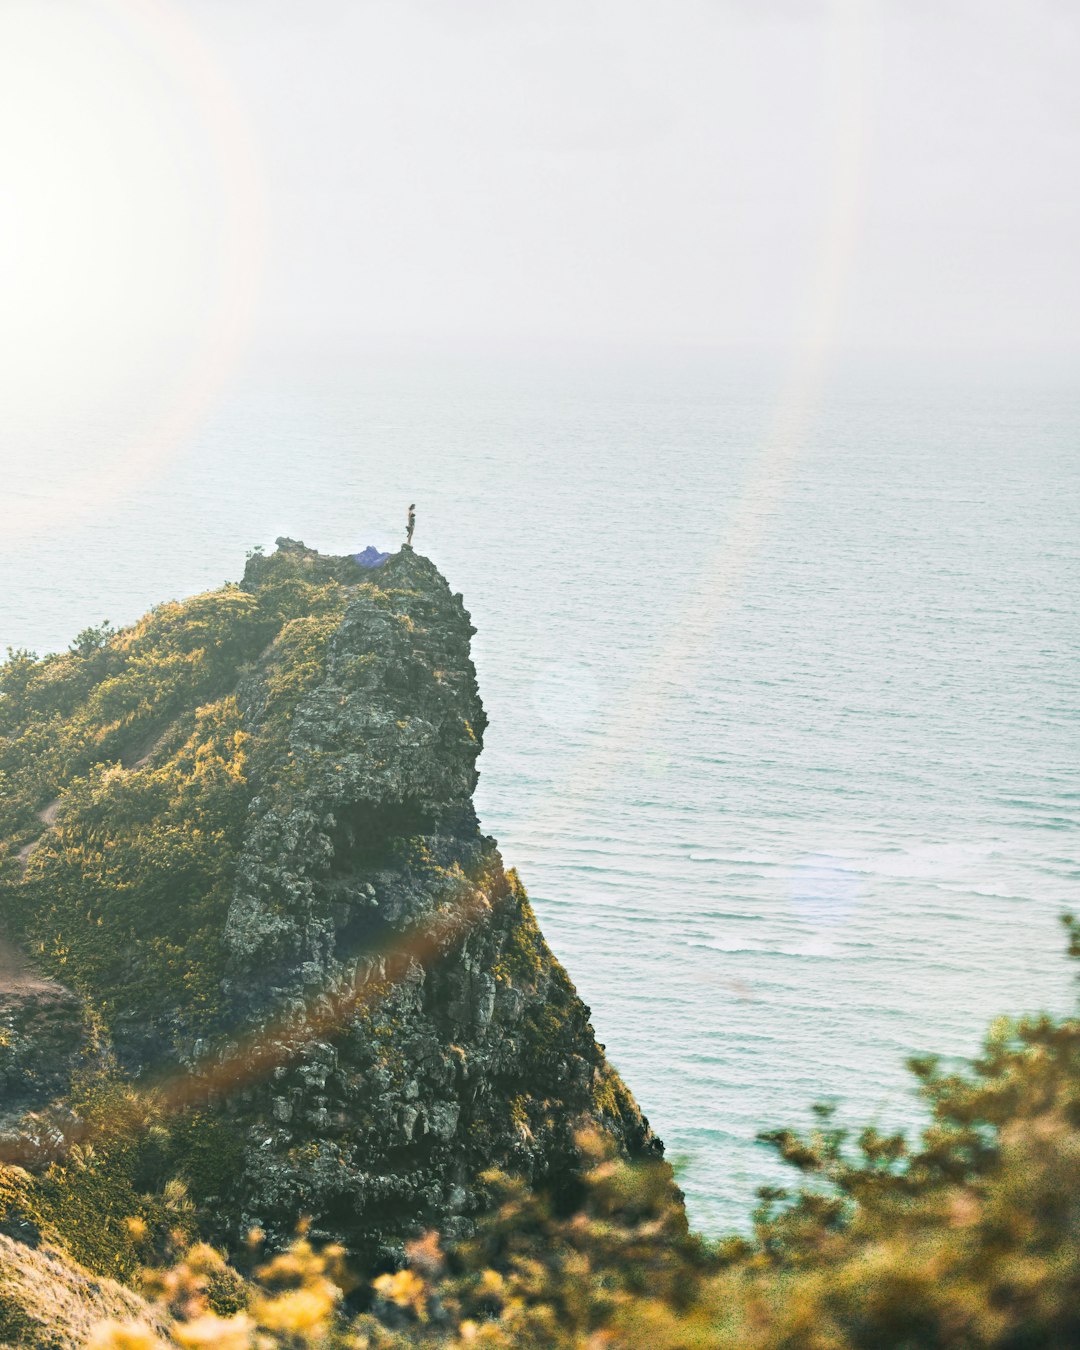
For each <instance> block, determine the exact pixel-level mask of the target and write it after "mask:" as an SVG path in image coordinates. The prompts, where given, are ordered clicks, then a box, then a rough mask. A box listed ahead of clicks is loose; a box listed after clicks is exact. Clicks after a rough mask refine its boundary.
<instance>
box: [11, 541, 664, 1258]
mask: <svg viewBox="0 0 1080 1350" xmlns="http://www.w3.org/2000/svg"><path fill="white" fill-rule="evenodd" d="M472 632H473V629H472V626H471V624H470V621H469V616H468V614H467V613H466V611H465V608H464V606H463V603H462V598H461V596H459V595H454V594H452V593H451V591H450V589H449V587H448V586H447V584H446V582H445V580H444V579H443V578H442V576H441V575H440V574H439V572H438V571H437V569H436V568H435V567H434V566H433V564H432V563H430V562H429V561H428V560H426V559H425V558H422V557H420V556H418V555H416V554H414V553H413V552H412V551H411V550H403V551H402V552H401V553H399V554H397V555H395V556H394V557H392V558H391V559H390V560H389V561H388V562H386V563H385V564H384V565H383V566H382V567H381V568H379V569H378V570H376V571H366V570H363V569H361V568H359V567H358V566H357V565H356V564H355V562H354V561H353V560H352V559H351V558H348V557H345V558H326V557H323V556H321V555H319V554H318V553H316V552H315V551H314V550H310V549H306V548H304V546H303V545H300V544H296V543H294V542H292V541H289V540H279V548H278V551H277V552H276V553H274V554H273V555H271V556H268V557H263V556H261V555H258V554H257V555H255V556H254V557H252V558H251V559H250V560H249V563H248V567H247V570H246V572H245V576H244V579H243V582H242V583H241V585H240V586H239V587H231V588H226V589H225V590H224V591H222V592H216V593H213V594H212V595H210V596H204V597H196V598H195V599H194V600H192V601H188V602H185V603H184V604H182V605H175V606H163V607H161V608H160V609H159V610H158V611H154V612H153V613H152V614H151V615H149V616H148V617H147V619H146V620H144V621H143V622H142V624H141V625H136V627H135V628H134V629H132V630H127V631H126V632H123V633H120V634H111V633H105V634H103V635H101V636H100V637H99V636H98V635H96V634H95V633H93V632H92V631H91V632H90V635H89V636H88V637H87V636H86V635H84V640H83V641H82V642H81V645H80V650H78V651H74V652H73V653H70V654H66V655H65V656H63V657H59V658H48V659H47V662H46V663H38V664H37V665H33V664H31V665H29V666H27V668H26V669H25V670H24V671H22V670H19V671H15V672H13V674H14V675H15V676H17V677H18V679H15V678H9V682H8V685H7V690H8V692H7V699H8V706H7V707H6V709H5V705H4V702H3V700H2V699H0V732H2V736H3V739H0V772H6V774H7V777H8V781H9V783H14V784H15V785H16V788H17V791H18V793H19V794H21V795H17V796H16V798H15V799H14V800H15V805H14V806H13V807H11V808H10V810H9V814H8V821H7V838H8V841H9V842H8V847H7V852H6V854H5V855H2V856H0V883H2V884H0V904H2V905H3V907H4V908H3V910H2V911H0V912H2V913H3V914H4V915H5V917H6V918H7V922H8V927H9V928H10V929H11V930H12V931H14V932H16V933H17V934H18V936H19V937H20V939H21V941H22V943H23V945H24V947H25V948H26V950H28V951H29V952H30V953H31V955H32V956H33V958H34V960H35V962H36V964H37V965H38V967H39V968H40V969H41V971H42V972H43V973H46V974H51V975H60V974H61V973H62V974H63V978H64V979H65V980H66V981H67V982H68V983H70V985H71V987H72V988H73V989H75V990H76V991H77V992H78V993H79V995H80V996H82V997H83V998H85V999H87V1000H88V1001H89V1002H91V1003H92V1004H93V1006H94V1009H95V1012H96V1015H97V1016H98V1017H99V1018H100V1020H101V1024H102V1025H103V1026H104V1028H105V1029H106V1031H107V1033H108V1034H109V1036H110V1037H111V1045H112V1049H113V1052H114V1053H115V1056H116V1061H117V1063H118V1064H119V1065H120V1066H121V1067H122V1069H123V1071H124V1074H125V1075H126V1077H127V1079H128V1080H129V1081H131V1082H133V1083H135V1084H136V1085H145V1090H146V1091H147V1092H149V1091H150V1085H151V1084H152V1085H153V1088H152V1095H153V1099H154V1102H155V1103H156V1106H155V1109H156V1110H158V1111H159V1112H161V1113H163V1114H164V1115H166V1116H169V1115H171V1116H172V1117H174V1118H176V1119H178V1120H181V1121H183V1122H185V1124H184V1127H183V1129H182V1130H178V1131H177V1136H178V1138H181V1139H182V1143H181V1144H177V1145H176V1147H175V1148H174V1149H173V1151H172V1152H171V1153H168V1157H167V1164H168V1166H169V1167H171V1168H173V1169H174V1170H175V1171H176V1172H177V1173H178V1174H179V1175H181V1176H182V1177H183V1179H184V1180H185V1182H186V1183H187V1184H188V1186H189V1188H190V1192H191V1194H192V1197H193V1199H194V1200H195V1201H196V1203H197V1205H198V1206H199V1213H200V1218H201V1222H202V1224H203V1229H204V1231H207V1232H209V1233H210V1235H211V1236H214V1237H217V1238H219V1239H222V1240H224V1241H227V1242H228V1243H230V1244H237V1243H239V1242H241V1241H242V1239H243V1237H244V1234H245V1233H246V1231H247V1230H248V1229H249V1228H251V1227H256V1226H257V1227H259V1228H261V1229H262V1230H263V1231H265V1232H266V1233H267V1234H268V1235H269V1238H270V1240H271V1241H272V1242H275V1243H277V1242H283V1241H285V1240H286V1239H287V1238H288V1236H289V1235H290V1233H291V1232H292V1230H293V1228H294V1226H295V1224H296V1222H297V1220H298V1219H299V1218H300V1217H301V1216H309V1217H310V1219H311V1221H312V1229H313V1232H314V1234H315V1235H316V1236H317V1237H328V1238H329V1237H332V1238H335V1239H338V1240H341V1241H344V1242H345V1243H346V1244H347V1245H348V1246H349V1247H350V1248H351V1250H352V1251H353V1252H354V1254H355V1255H357V1256H358V1257H361V1258H363V1259H365V1260H367V1261H369V1262H376V1263H377V1262H392V1261H393V1260H394V1259H395V1252H396V1251H397V1250H398V1249H399V1245H400V1242H401V1241H402V1240H403V1239H404V1238H405V1237H407V1236H409V1235H411V1234H415V1233H417V1232H419V1231H421V1230H422V1229H423V1228H425V1227H428V1226H433V1225H438V1226H440V1227H442V1228H443V1229H444V1231H449V1232H451V1233H453V1232H455V1231H462V1230H465V1229H467V1228H468V1226H469V1224H470V1216H471V1215H472V1214H473V1213H474V1212H475V1210H476V1209H477V1207H478V1205H479V1204H480V1203H481V1196H480V1192H479V1181H478V1179H479V1177H480V1175H481V1173H482V1172H483V1171H484V1170H485V1169H487V1168H489V1167H492V1166H498V1167H502V1168H504V1169H507V1170H510V1171H513V1172H517V1173H519V1174H523V1175H525V1176H526V1177H528V1178H530V1179H531V1180H533V1181H535V1182H536V1183H538V1184H541V1183H542V1184H545V1185H548V1186H551V1187H552V1188H553V1189H554V1190H555V1191H556V1192H559V1191H560V1190H563V1191H571V1190H572V1189H573V1186H574V1183H575V1176H576V1167H577V1153H576V1146H575V1142H574V1137H575V1132H576V1130H577V1129H578V1128H579V1127H580V1126H581V1125H583V1124H590V1123H591V1124H592V1125H593V1126H595V1127H597V1128H600V1129H602V1130H603V1131H605V1132H606V1133H607V1134H608V1135H610V1136H611V1137H612V1138H614V1140H615V1141H616V1142H617V1144H618V1145H619V1147H620V1148H621V1149H622V1150H623V1151H625V1152H626V1153H627V1154H629V1155H632V1156H634V1155H641V1154H655V1153H659V1152H661V1151H662V1149H661V1145H660V1144H659V1142H658V1141H657V1140H656V1139H655V1137H654V1136H653V1134H652V1132H651V1131H650V1129H649V1126H648V1123H647V1121H646V1120H645V1119H644V1118H643V1117H642V1116H641V1114H640V1112H639V1111H638V1109H637V1107H636V1105H635V1103H634V1101H633V1099H632V1097H631V1096H630V1094H629V1093H628V1092H627V1091H626V1089H625V1088H624V1087H623V1085H622V1083H621V1081H620V1080H619V1078H618V1075H617V1074H616V1073H615V1072H614V1070H612V1068H611V1067H610V1066H609V1065H608V1064H607V1063H606V1061H605V1059H604V1055H603V1049H602V1047H600V1046H599V1045H598V1044H597V1042H596V1040H595V1037H594V1035H593V1031H592V1028H591V1026H590V1024H589V1010H588V1008H587V1007H586V1006H585V1005H584V1004H583V1003H582V1002H581V1000H580V999H579V997H578V996H577V994H576V992H575V991H574V988H573V986H572V985H571V983H570V981H569V979H568V978H567V976H566V974H565V972H564V971H563V969H562V967H561V966H560V965H559V964H558V962H557V961H556V960H555V959H554V957H553V956H552V954H551V952H550V951H549V950H548V948H547V946H546V944H545V943H544V941H543V938H542V936H541V934H540V932H539V929H538V928H537V925H536V922H535V919H534V917H533V914H532V911H531V908H530V906H529V902H528V899H527V897H526V895H525V892H524V889H523V888H522V886H521V883H520V882H519V881H518V879H517V877H516V876H515V875H514V874H513V873H508V872H506V871H505V870H504V868H503V864H502V860H501V858H500V856H499V852H498V849H497V847H496V844H495V841H494V840H493V839H491V838H489V837H487V836H485V835H484V834H483V833H482V831H481V829H480V827H479V824H478V822H477V819H476V814H475V811H474V808H473V804H472V793H473V789H474V787H475V784H476V780H477V768H476V761H477V758H478V756H479V754H480V751H481V747H482V743H483V735H484V730H485V726H486V717H485V714H484V710H483V706H482V704H481V701H480V697H479V693H478V689H477V683H476V674H475V670H474V668H473V664H472V660H471V657H470V654H469V644H470V637H471V634H472ZM48 661H52V662H53V663H54V666H53V667H52V668H49V667H48ZM40 667H44V668H45V669H44V673H42V670H41V669H40ZM0 688H2V686H0ZM57 690H59V691H60V693H59V694H58V693H57ZM43 743H44V744H46V745H47V746H48V748H49V756H48V757H47V758H46V759H45V761H44V762H45V764H46V765H47V766H49V767H48V768H46V769H45V770H44V771H43V770H42V769H41V768H40V767H39V768H37V769H31V768H29V767H28V765H27V761H26V760H25V758H22V757H20V749H21V750H22V751H23V752H25V751H26V750H28V749H29V748H30V747H31V746H36V747H37V748H38V753H39V759H38V760H37V761H35V763H38V764H40V763H41V762H42V761H41V758H40V755H41V750H40V747H41V745H42V744H43ZM46 802H48V803H53V802H56V803H58V805H57V806H51V807H50V811H51V813H52V814H51V816H50V818H49V820H48V821H47V822H45V821H44V818H43V815H42V813H41V807H42V805H43V804H44V803H46ZM43 823H44V824H45V829H44V830H43V829H42V824H43ZM31 845H32V846H33V847H31ZM73 1020H74V1018H73ZM66 1053H67V1051H66V1050H64V1051H63V1052H61V1051H59V1050H58V1052H57V1056H56V1063H57V1065H59V1063H60V1060H62V1059H63V1056H64V1054H66ZM50 1058H51V1055H47V1056H46V1059H50ZM46 1076H47V1075H46ZM200 1131H201V1133H200ZM208 1140H210V1141H212V1142H211V1143H208V1142H207V1141H208ZM192 1141H194V1142H192ZM167 1152H168V1151H167V1150H166V1151H165V1153H167ZM165 1153H163V1154H162V1156H163V1157H164V1156H165ZM165 1165H166V1164H165V1162H162V1163H161V1166H163V1167H164V1166H165Z"/></svg>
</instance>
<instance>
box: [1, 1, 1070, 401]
mask: <svg viewBox="0 0 1080 1350" xmlns="http://www.w3.org/2000/svg"><path fill="white" fill-rule="evenodd" d="M1078 70H1080V7H1078V6H1077V5H1076V3H1075V0H1016V3H1011V2H1009V3H1006V2H1003V0H971V3H960V2H956V0H952V2H950V0H935V2H934V3H930V2H929V0H927V2H926V3H923V0H880V3H875V0H846V2H845V3H825V2H824V0H822V2H820V3H819V2H818V0H742V2H734V0H727V2H725V0H664V3H663V4H660V3H643V2H642V0H610V2H608V0H569V2H567V3H563V0H548V2H547V3H545V4H542V5H537V4H535V3H530V4H524V3H518V0H438V3H436V2H435V0H379V2H377V3H375V2H366V0H305V2H304V3H302V4H301V3H299V0H287V2H286V0H0V129H2V146H0V211H2V215H0V288H2V294H3V297H4V298H3V302H2V304H0V358H2V361H3V369H4V371H5V376H6V379H7V384H8V393H9V395H10V394H11V391H12V390H13V389H15V390H16V391H17V392H18V394H19V396H20V398H21V399H22V400H23V404H24V410H25V411H28V412H29V411H31V410H32V408H33V406H34V404H35V401H36V400H40V399H42V398H44V397H47V396H54V395H55V391H56V390H57V388H58V387H60V386H63V387H65V388H67V389H69V390H72V389H77V388H82V389H83V390H84V391H86V390H107V389H108V388H109V387H111V385H113V384H114V383H115V382H116V381H125V380H126V381H132V382H134V381H136V380H137V377H138V375H139V372H140V371H143V370H144V369H145V370H146V371H154V370H156V369H159V368H160V366H161V363H162V362H165V363H168V362H171V361H175V362H176V363H177V366H178V367H179V366H180V365H184V364H185V363H187V364H188V365H192V363H194V366H193V368H194V369H195V374H194V376H192V378H193V379H194V380H195V382H196V384H198V382H199V380H202V381H203V382H204V383H207V382H211V383H212V381H213V379H214V378H216V376H215V372H218V371H219V370H220V369H222V368H224V367H225V366H227V365H228V363H229V362H230V361H234V360H235V359H236V358H237V357H238V356H240V355H243V354H244V353H245V352H248V351H250V350H251V349H252V348H253V347H254V348H255V349H258V348H260V347H261V346H262V345H264V344H266V345H270V346H273V347H279V348H281V347H283V348H285V349H288V348H290V347H291V346H303V347H305V348H307V349H308V350H310V349H311V348H312V347H313V346H314V347H318V346H319V345H321V344H323V343H326V344H334V343H338V342H342V341H344V340H345V339H348V340H349V341H353V340H356V341H360V342H364V343H374V344H376V345H378V344H384V343H399V342H400V343H405V344H409V343H415V342H419V343H422V344H432V345H435V346H439V345H440V344H453V345H459V344H477V345H480V346H485V345H489V346H495V347H497V348H503V347H507V346H514V345H516V344H530V343H541V344H546V345H554V346H556V347H558V346H563V345H568V344H574V345H577V344H585V345H588V346H592V347H599V348H602V349H603V348H608V347H611V348H616V349H617V348H622V347H626V346H629V347H633V348H649V349H657V350H661V349H671V348H679V347H682V346H687V345H689V346H695V347H701V346H703V347H707V348H709V347H721V348H725V349H741V348H750V349H753V348H756V347H760V346H767V347H772V348H776V349H780V350H781V351H783V350H787V349H789V348H791V347H793V346H796V345H798V344H800V343H815V342H816V343H819V344H826V345H828V346H829V347H830V348H831V349H832V350H834V351H836V352H845V351H864V350H870V351H874V352H883V353H885V354H889V353H905V354H906V353H916V354H920V355H924V356H925V355H929V356H930V357H931V358H935V359H936V358H937V357H943V358H948V357H951V356H962V357H965V358H973V359H976V360H978V359H981V358H982V357H983V356H986V357H993V358H1000V357H1001V356H1003V355H1009V354H1012V353H1015V354H1017V355H1018V356H1024V357H1036V358H1054V359H1055V360H1060V359H1066V360H1068V359H1071V358H1072V357H1074V356H1075V355H1076V354H1077V353H1078V352H1080V318H1078V316H1080V265H1078V248H1077V240H1078V239H1080V173H1078V171H1077V170H1078V166H1080V80H1078V78H1077V71H1078ZM200 363H201V365H200ZM58 377H59V378H58ZM47 391H52V393H51V394H48V393H47ZM193 397H195V398H198V397H199V395H198V394H197V393H196V394H195V395H193ZM9 402H10V399H9Z"/></svg>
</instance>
